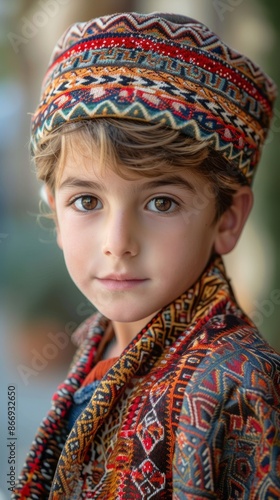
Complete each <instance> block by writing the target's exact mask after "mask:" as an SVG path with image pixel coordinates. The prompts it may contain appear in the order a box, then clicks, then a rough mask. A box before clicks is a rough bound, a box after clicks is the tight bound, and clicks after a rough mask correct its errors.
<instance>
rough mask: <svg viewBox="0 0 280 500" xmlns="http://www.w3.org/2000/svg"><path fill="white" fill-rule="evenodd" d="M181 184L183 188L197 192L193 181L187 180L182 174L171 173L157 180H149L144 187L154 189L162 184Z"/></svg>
mask: <svg viewBox="0 0 280 500" xmlns="http://www.w3.org/2000/svg"><path fill="white" fill-rule="evenodd" d="M170 185H173V186H179V187H181V188H183V189H188V190H189V191H191V192H193V193H195V192H196V189H195V187H194V185H193V184H191V182H189V181H187V179H184V178H183V177H181V176H180V175H170V176H168V177H162V178H161V177H160V178H159V179H157V180H156V181H148V182H147V183H145V184H144V186H143V188H142V189H154V188H157V187H161V186H170Z"/></svg>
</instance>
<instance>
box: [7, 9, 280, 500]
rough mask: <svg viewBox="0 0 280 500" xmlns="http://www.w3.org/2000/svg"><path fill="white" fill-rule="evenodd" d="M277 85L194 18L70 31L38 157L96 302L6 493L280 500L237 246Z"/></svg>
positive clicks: (266, 349)
mask: <svg viewBox="0 0 280 500" xmlns="http://www.w3.org/2000/svg"><path fill="white" fill-rule="evenodd" d="M275 93H276V91H275V86H274V84H273V82H272V81H271V80H270V79H269V78H268V77H267V76H266V75H265V74H264V73H263V72H262V71H261V70H260V68H258V67H257V66H256V65H255V64H253V63H252V62H251V61H250V60H249V59H247V58H246V57H244V56H241V55H240V54H238V53H237V52H235V51H233V50H231V49H229V48H228V47H227V46H226V45H225V44H224V43H223V42H222V41H221V40H220V39H219V38H218V37H217V36H216V35H215V34H214V33H212V32H211V31H210V30H209V29H208V28H207V27H205V26H204V25H202V24H201V23H199V22H197V21H195V20H193V19H189V18H186V17H182V16H176V15H171V14H158V13H153V14H148V15H146V14H136V13H130V14H129V13H125V14H115V15H111V16H107V17H103V18H100V19H95V20H91V21H89V22H88V23H80V24H75V25H74V26H72V27H70V28H69V29H68V30H67V32H66V33H65V34H64V35H63V37H62V38H61V39H60V41H59V42H58V45H57V46H56V48H55V50H54V53H53V56H52V60H51V63H50V67H49V70H48V72H47V75H46V78H45V80H44V83H43V89H42V99H41V103H40V105H39V107H38V109H37V111H36V113H35V115H34V118H33V129H32V152H33V156H34V158H35V163H36V166H37V169H38V176H39V178H40V179H42V180H43V181H44V182H45V185H46V190H47V195H48V199H49V204H50V207H51V208H52V211H53V215H54V218H55V223H56V228H57V240H58V244H59V246H60V247H61V249H62V250H63V252H64V256H65V261H66V265H67V268H68V270H69V273H70V275H71V277H72V279H73V280H74V282H75V283H76V285H77V286H78V287H79V288H80V290H81V291H82V292H83V293H84V294H85V296H86V297H87V298H88V299H89V300H90V301H91V302H92V303H93V304H94V305H95V306H96V308H97V309H98V311H99V312H98V313H97V314H96V315H94V317H91V318H89V319H88V320H87V321H86V322H85V324H83V325H82V326H81V327H80V329H79V330H78V331H77V332H76V333H75V334H74V338H75V340H76V342H78V343H79V344H80V348H79V350H78V352H77V354H76V357H75V359H74V361H73V364H72V366H71V369H70V372H69V375H68V377H67V379H66V380H65V382H64V383H63V384H62V385H61V386H60V387H59V388H58V391H57V393H56V394H55V396H54V398H53V405H52V408H51V410H50V412H49V413H48V415H47V417H46V418H45V419H44V421H43V422H42V424H41V427H40V428H39V430H38V434H37V436H36V438H35V441H34V443H33V445H32V448H31V451H30V453H29V455H28V457H27V460H26V464H25V466H24V469H23V471H22V473H21V475H20V477H19V480H18V483H17V486H16V488H15V490H14V493H13V498H14V499H17V498H22V499H47V498H50V499H82V498H95V499H112V500H115V499H127V500H131V499H160V498H161V499H169V498H175V499H182V498H187V499H189V500H193V499H203V498H204V499H221V500H229V499H244V500H245V499H251V500H253V499H263V500H264V499H276V498H277V499H279V498H280V385H279V382H280V370H279V368H280V359H279V356H278V355H277V354H276V353H275V352H274V351H273V349H272V348H271V347H270V346H269V345H268V344H267V343H266V342H265V341H264V340H263V339H262V337H261V336H260V334H259V333H258V331H257V329H256V328H255V326H254V325H253V323H252V322H251V320H250V319H249V318H248V317H247V316H246V315H245V314H244V313H243V312H242V310H241V309H240V308H239V307H238V305H237V303H236V300H235V298H234V295H233V292H232V290H231V287H230V284H229V281H228V279H227V277H226V274H225V270H224V266H223V261H222V258H221V256H222V255H223V254H226V253H228V252H230V251H231V250H232V249H233V248H234V246H235V245H236V243H237V241H238V238H239V236H240V233H241V231H242V229H243V227H244V224H245V222H246V220H247V217H248V215H249V212H250V209H251V207H252V203H253V196H252V191H251V187H250V186H251V183H252V179H253V175H254V172H255V169H256V165H257V163H258V160H259V157H260V151H261V147H262V145H263V143H264V140H265V136H266V133H267V130H268V127H269V122H270V120H271V117H272V104H273V101H274V99H275Z"/></svg>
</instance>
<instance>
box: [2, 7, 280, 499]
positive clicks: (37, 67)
mask: <svg viewBox="0 0 280 500" xmlns="http://www.w3.org/2000/svg"><path fill="white" fill-rule="evenodd" d="M132 10H135V11H138V12H153V11H162V12H169V11H170V2H169V1H167V0H141V1H140V0H103V1H102V2H94V1H89V0H79V2H77V1H76V0H9V2H7V1H6V0H0V24H1V30H0V54H1V65H0V163H1V168H0V221H1V224H0V272H1V275H0V299H1V300H0V331H1V335H0V355H1V363H0V377H1V388H0V390H1V394H0V397H1V415H0V419H1V422H0V429H1V434H0V462H1V464H2V467H1V468H0V500H4V499H6V498H9V497H10V494H8V490H7V482H6V480H7V476H6V474H7V472H9V468H8V467H9V466H8V448H7V436H8V430H7V410H6V408H7V388H8V386H10V385H14V386H15V387H16V391H17V430H16V437H17V472H19V471H20V468H21V466H22V463H23V461H24V457H25V455H26V453H27V451H28V448H29V445H30V443H31V441H32V439H33V436H34V434H35V432H36V429H37V427H38V425H39V423H40V421H41V419H42V418H43V416H44V415H45V413H46V411H47V410H48V408H49V406H50V399H51V396H52V393H53V392H54V391H55V388H56V386H57V384H58V383H59V382H60V381H61V380H62V379H63V378H64V375H65V373H66V371H67V367H68V365H69V362H70V360H71V357H72V355H73V352H74V348H73V347H72V346H71V341H70V335H71V333H72V332H73V330H74V329H75V328H76V326H77V325H78V324H79V323H81V322H82V321H83V320H84V319H85V318H86V317H87V316H89V315H90V314H91V312H92V311H93V309H92V306H91V304H89V303H88V301H87V300H86V299H85V298H84V297H83V296H82V295H81V294H80V293H79V292H78V291H77V290H76V289H75V286H74V285H73V284H72V282H71V280H70V278H69V277H68V275H67V272H66V270H65V267H64V262H63V257H62V254H61V252H60V250H58V248H57V247H56V242H55V234H54V232H53V230H52V226H51V225H50V224H46V222H45V221H41V222H40V221H39V222H38V221H37V214H38V204H39V199H40V196H39V190H40V186H39V185H38V183H37V181H36V178H35V175H34V173H33V172H32V165H31V164H30V160H29V150H28V143H29V130H30V114H31V113H32V112H33V111H34V109H35V107H36V105H37V102H38V98H39V90H40V85H41V81H42V78H43V75H44V72H45V70H46V67H47V64H48V60H49V57H50V54H51V51H52V49H53V47H54V44H55V43H56V41H57V39H58V37H59V36H60V35H61V34H62V32H63V31H64V30H65V29H66V28H67V27H68V26H69V24H71V23H72V22H75V21H86V20H88V19H90V18H92V17H95V16H99V15H105V14H110V13H113V12H118V11H119V12H120V11H132ZM172 11H173V12H177V13H182V14H185V15H188V16H190V17H194V18H197V19H200V20H201V21H202V22H204V23H205V24H207V25H208V26H209V27H210V28H212V29H213V30H214V31H216V33H218V34H219V35H221V36H222V38H223V39H224V40H225V41H226V42H227V43H228V44H229V45H231V46H232V47H234V48H236V49H237V50H239V51H241V52H243V53H246V55H248V56H249V57H251V58H253V60H254V61H255V62H257V63H259V64H260V65H261V66H262V67H263V68H264V69H265V70H266V71H267V72H268V73H269V74H270V76H272V77H273V78H274V80H275V81H276V82H278V84H279V82H280V70H279V63H278V61H279V38H280V3H279V2H278V0H269V2H268V1H267V0H224V1H222V0H196V1H195V2H194V1H193V0H173V1H172ZM279 144H280V103H279V100H278V101H277V102H276V108H275V118H274V121H273V124H272V129H271V133H270V135H269V138H268V141H267V146H266V147H265V150H264V153H263V156H262V161H261V164H260V166H259V171H258V175H257V178H256V181H255V185H254V192H255V206H254V209H253V212H252V214H251V216H250V220H249V223H248V225H247V227H246V229H245V230H244V233H243V235H242V238H241V241H240V243H239V244H238V247H237V248H236V249H235V250H234V252H233V253H232V255H231V256H230V257H227V258H226V261H227V267H228V273H229V275H230V277H231V278H232V283H233V287H234V289H235V290H236V289H238V290H237V297H238V300H239V302H240V303H241V305H242V307H243V308H244V309H245V310H246V312H247V313H249V314H250V315H251V317H252V319H253V320H254V321H255V323H256V324H257V326H258V327H259V329H260V330H261V332H262V333H263V335H264V336H265V337H266V338H267V339H268V340H269V342H270V343H271V344H272V345H273V346H274V347H275V348H276V349H277V350H278V351H280V336H279V326H278V325H279V321H280V259H279V258H278V256H279V250H280V234H279V229H278V227H279V213H280V187H279V186H280V169H279V167H278V158H279V157H280V146H279ZM1 495H2V496H1Z"/></svg>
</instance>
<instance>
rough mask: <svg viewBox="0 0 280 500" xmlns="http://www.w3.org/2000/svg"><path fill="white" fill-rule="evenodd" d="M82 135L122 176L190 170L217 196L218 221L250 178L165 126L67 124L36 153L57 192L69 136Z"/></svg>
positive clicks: (104, 121) (109, 121)
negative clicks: (205, 182)
mask: <svg viewBox="0 0 280 500" xmlns="http://www.w3.org/2000/svg"><path fill="white" fill-rule="evenodd" d="M73 132H75V133H76V134H77V133H78V134H79V135H80V141H79V143H80V144H81V151H80V154H81V155H83V154H84V151H85V149H84V146H85V144H86V145H87V147H88V148H90V147H91V145H92V146H93V147H95V148H96V147H97V148H98V151H99V154H100V160H101V162H106V161H107V160H108V159H110V165H111V166H112V168H113V169H114V171H115V172H117V173H118V174H119V175H121V176H122V177H124V178H129V174H130V173H131V172H133V171H134V172H135V171H136V172H138V173H139V172H141V174H142V175H144V176H147V177H149V176H156V175H162V174H163V173H167V172H174V170H175V169H181V168H188V169H189V170H190V171H191V172H193V173H195V174H196V175H199V176H201V177H203V178H204V179H205V180H208V181H210V184H211V187H212V189H213V192H214V193H215V197H216V219H215V220H217V219H218V218H219V217H220V216H221V215H222V213H223V212H224V211H225V210H226V209H227V208H228V207H229V206H230V205H231V203H232V197H233V195H234V193H235V192H236V191H237V190H238V188H239V187H240V186H241V185H244V184H247V181H246V179H245V178H244V177H243V176H242V174H240V172H239V171H238V170H235V169H234V168H233V167H232V165H231V164H230V163H229V162H228V160H227V159H226V158H225V157H223V156H222V154H221V153H219V152H217V151H215V150H214V149H212V148H211V147H210V146H209V145H208V144H207V142H198V141H197V140H195V139H192V138H190V137H187V136H185V135H184V134H182V133H180V132H179V131H176V130H173V129H170V128H167V127H164V126H162V125H161V124H150V123H144V122H140V121H139V122H137V121H135V120H121V119H116V118H115V119H114V118H98V119H95V120H94V119H93V120H84V121H79V122H76V123H75V122H74V123H71V124H65V125H63V126H62V127H60V128H59V129H57V131H55V132H53V133H52V134H49V135H48V136H47V137H46V138H45V139H44V140H43V141H42V142H41V143H39V144H38V147H37V149H36V152H35V154H34V161H35V165H36V172H37V176H38V178H39V179H40V180H42V181H43V182H45V183H46V184H47V185H48V187H49V188H50V189H51V190H52V191H53V192H54V191H55V187H56V185H57V184H58V181H59V178H60V176H61V173H62V171H63V165H64V157H65V153H66V148H67V147H68V145H69V138H70V141H71V133H73Z"/></svg>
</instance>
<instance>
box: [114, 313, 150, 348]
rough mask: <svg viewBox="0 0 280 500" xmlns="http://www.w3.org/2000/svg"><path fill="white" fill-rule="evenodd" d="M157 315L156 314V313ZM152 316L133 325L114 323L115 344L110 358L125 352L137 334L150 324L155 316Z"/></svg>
mask: <svg viewBox="0 0 280 500" xmlns="http://www.w3.org/2000/svg"><path fill="white" fill-rule="evenodd" d="M155 314H156V313H155ZM155 314H152V315H151V316H149V317H147V318H143V319H141V320H139V321H134V322H132V323H119V322H117V321H112V326H113V330H114V333H115V340H116V341H115V342H114V343H113V344H112V345H111V348H110V349H109V350H108V353H107V356H108V357H118V356H120V355H121V353H122V352H123V351H124V349H125V348H126V347H127V346H128V344H130V342H131V341H132V340H133V339H134V337H135V336H136V335H137V333H139V332H141V330H142V329H143V328H144V327H145V326H146V325H147V323H149V321H150V320H151V319H152V318H153V317H154V316H155Z"/></svg>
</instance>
